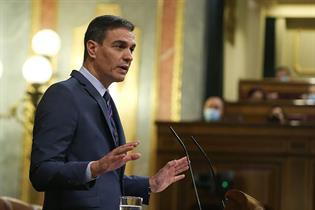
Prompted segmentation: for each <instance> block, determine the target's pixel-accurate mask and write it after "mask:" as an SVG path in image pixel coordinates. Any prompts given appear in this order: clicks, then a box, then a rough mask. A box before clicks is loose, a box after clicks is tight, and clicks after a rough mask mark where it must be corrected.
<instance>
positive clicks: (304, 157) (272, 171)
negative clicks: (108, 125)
mask: <svg viewBox="0 0 315 210" xmlns="http://www.w3.org/2000/svg"><path fill="white" fill-rule="evenodd" d="M170 125H171V126H172V127H173V128H174V129H175V130H176V131H177V132H178V134H179V135H180V136H181V137H182V139H183V141H184V142H185V144H186V146H187V148H188V150H189V153H190V156H191V162H192V165H193V169H194V174H195V175H196V177H197V180H198V177H200V175H207V174H209V173H210V168H209V166H208V163H207V162H206V161H205V159H204V158H203V156H202V155H201V154H200V153H199V151H198V149H197V148H196V146H195V145H194V144H193V142H192V141H191V140H190V136H192V135H193V136H194V137H195V138H196V139H197V140H198V142H199V143H200V144H201V145H202V146H203V147H204V149H205V151H206V152H207V154H208V155H209V156H210V158H211V160H212V161H213V165H214V168H215V171H216V173H222V172H230V173H232V174H233V185H232V186H233V187H234V188H237V189H239V190H242V191H244V192H245V193H248V194H250V195H251V196H253V197H255V198H256V199H257V200H259V201H261V202H262V203H263V204H264V205H265V206H266V207H268V208H267V209H274V210H297V209H303V210H311V209H313V206H314V204H313V200H315V199H314V198H315V197H314V195H313V192H314V189H315V188H314V187H315V185H314V175H313V172H314V168H315V167H314V166H315V164H314V163H315V162H314V160H315V158H314V157H315V153H314V142H315V133H314V128H315V126H310V125H304V126H290V125H272V124H244V123H243V124H235V123H234V124H233V123H226V122H225V123H203V122H182V123H170V122H158V123H157V128H158V129H157V132H158V146H157V156H158V157H159V158H158V159H157V164H156V165H157V168H160V167H162V166H163V165H164V164H165V163H166V162H167V161H169V160H171V159H174V158H179V157H181V156H183V154H184V152H183V151H182V149H181V148H180V145H178V143H177V142H176V139H175V138H174V136H173V135H172V133H171V131H170V129H169V126H170ZM198 189H199V194H200V198H201V203H202V204H203V207H204V208H203V209H210V207H213V203H214V202H215V201H218V196H214V194H213V193H212V192H211V190H209V189H210V188H204V187H202V186H199V187H198ZM157 201H158V202H157V204H158V207H157V209H158V210H164V209H168V210H175V209H176V210H177V209H181V210H192V209H198V208H197V205H196V204H197V203H196V199H195V197H194V192H193V187H192V182H191V178H190V176H189V174H188V173H187V177H186V178H185V179H184V180H183V181H180V182H179V183H177V184H174V185H173V186H171V187H170V188H169V189H167V190H166V191H165V192H162V193H160V194H159V195H158V197H157Z"/></svg>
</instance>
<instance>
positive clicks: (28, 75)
mask: <svg viewBox="0 0 315 210" xmlns="http://www.w3.org/2000/svg"><path fill="white" fill-rule="evenodd" d="M22 72H23V76H24V78H25V80H26V81H28V82H30V83H38V84H43V83H45V82H47V81H48V80H49V79H50V78H51V75H52V67H51V64H50V62H49V60H48V59H47V58H45V57H43V56H32V57H30V58H29V59H27V60H26V61H25V63H24V65H23V69H22Z"/></svg>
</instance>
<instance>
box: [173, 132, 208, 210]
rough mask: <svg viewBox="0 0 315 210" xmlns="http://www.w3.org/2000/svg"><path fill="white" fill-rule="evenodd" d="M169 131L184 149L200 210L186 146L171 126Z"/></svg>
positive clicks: (198, 201) (199, 205)
mask: <svg viewBox="0 0 315 210" xmlns="http://www.w3.org/2000/svg"><path fill="white" fill-rule="evenodd" d="M170 129H171V131H172V132H173V134H174V135H175V137H176V139H177V141H178V142H179V144H180V145H181V146H182V148H183V149H184V151H185V154H186V156H187V158H188V166H189V171H190V175H191V179H192V183H193V187H194V191H195V195H196V200H197V203H198V207H199V210H202V208H201V203H200V199H199V195H198V191H197V186H196V183H195V176H194V172H193V169H192V166H191V163H190V157H189V154H188V151H187V149H186V146H185V144H184V143H183V141H182V140H181V139H180V137H179V136H178V135H177V133H176V132H175V130H174V129H173V128H172V126H170Z"/></svg>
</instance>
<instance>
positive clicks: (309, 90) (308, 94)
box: [302, 86, 315, 101]
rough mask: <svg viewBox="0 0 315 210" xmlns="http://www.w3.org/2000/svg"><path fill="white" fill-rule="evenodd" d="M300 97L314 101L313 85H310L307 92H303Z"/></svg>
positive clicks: (314, 89)
mask: <svg viewBox="0 0 315 210" xmlns="http://www.w3.org/2000/svg"><path fill="white" fill-rule="evenodd" d="M302 98H303V99H307V100H312V101H315V86H311V87H310V88H309V89H308V93H307V94H303V95H302Z"/></svg>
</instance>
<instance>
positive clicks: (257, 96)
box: [247, 87, 266, 101]
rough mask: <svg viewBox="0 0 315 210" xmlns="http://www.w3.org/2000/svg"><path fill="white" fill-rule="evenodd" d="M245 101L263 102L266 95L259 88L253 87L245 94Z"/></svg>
mask: <svg viewBox="0 0 315 210" xmlns="http://www.w3.org/2000/svg"><path fill="white" fill-rule="evenodd" d="M247 99H249V100H251V101H264V100H265V99H266V93H265V91H264V90H263V89H262V88H261V87H253V88H252V89H250V90H249V91H248V93H247Z"/></svg>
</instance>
